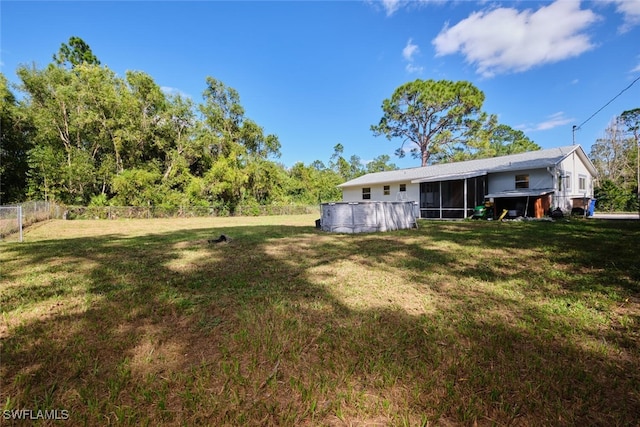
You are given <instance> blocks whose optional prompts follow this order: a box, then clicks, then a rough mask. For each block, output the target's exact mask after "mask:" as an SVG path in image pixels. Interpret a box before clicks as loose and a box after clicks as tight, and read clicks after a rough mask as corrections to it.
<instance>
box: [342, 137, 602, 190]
mask: <svg viewBox="0 0 640 427" xmlns="http://www.w3.org/2000/svg"><path fill="white" fill-rule="evenodd" d="M574 151H575V152H576V153H577V154H578V155H579V156H580V157H581V158H582V160H583V162H584V163H585V164H586V165H587V168H589V170H591V173H592V174H593V175H596V170H595V168H594V167H593V164H592V163H591V161H590V160H589V158H588V157H587V155H586V154H585V152H584V150H583V149H582V148H581V147H580V146H579V145H570V146H566V147H558V148H549V149H546V150H538V151H528V152H526V153H520V154H511V155H509V156H500V157H491V158H488V159H477V160H468V161H464V162H455V163H443V164H437V165H432V166H424V167H419V168H409V169H399V170H395V171H385V172H375V173H369V174H366V175H363V176H360V177H358V178H355V179H352V180H350V181H347V182H344V183H342V184H340V185H338V187H360V186H363V185H371V184H382V183H393V182H407V181H411V182H414V183H416V182H427V181H436V180H438V181H444V180H447V179H460V178H465V177H466V178H469V177H473V176H480V175H486V174H488V173H496V172H508V171H518V170H526V169H539V168H545V167H551V166H555V165H557V164H558V163H560V162H561V161H562V160H563V159H565V158H566V157H567V156H569V155H570V154H571V153H573V152H574Z"/></svg>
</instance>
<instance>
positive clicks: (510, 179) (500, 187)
mask: <svg viewBox="0 0 640 427" xmlns="http://www.w3.org/2000/svg"><path fill="white" fill-rule="evenodd" d="M516 175H529V188H530V189H543V188H553V175H552V174H551V173H550V172H548V171H547V170H546V169H530V170H522V171H509V172H500V173H492V174H489V177H488V181H489V183H488V185H489V193H500V192H502V191H512V190H515V189H516Z"/></svg>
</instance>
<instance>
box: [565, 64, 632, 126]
mask: <svg viewBox="0 0 640 427" xmlns="http://www.w3.org/2000/svg"><path fill="white" fill-rule="evenodd" d="M638 80H640V76H638V77H636V79H635V80H634V81H632V82H631V84H630V85H629V86H627V87H625V88H624V89H622V90H621V91H620V93H619V94H617V95H616V96H614V97H613V98H611V100H609V102H607V103H606V104H604V105H603V106H602V108H600V109H599V110H598V111H596V112H595V113H593V114H592V115H590V116H589V118H588V119H587V120H585V121H584V122H582V123H580V124H579V125H578V126H574V127H573V130H574V131H575V130H579V129H580V128H581V127H582V125H583V124H585V123H587V122H588V121H589V120H591V119H593V118H594V117H595V115H596V114H598V113H599V112H600V111H602V110H604V109H605V108H606V107H607V105H609V104H611V103H612V102H613V101H615V100H616V98H617V97H619V96H620V95H622V94H623V93H624V92H625V91H627V90H628V89H629V88H630V87H631V86H633V85H634V84H635V83H636V82H637V81H638Z"/></svg>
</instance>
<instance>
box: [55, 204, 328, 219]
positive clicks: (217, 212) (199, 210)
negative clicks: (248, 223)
mask: <svg viewBox="0 0 640 427" xmlns="http://www.w3.org/2000/svg"><path fill="white" fill-rule="evenodd" d="M301 214H318V215H319V214H320V208H319V206H309V205H280V206H278V205H273V206H271V205H269V206H248V207H242V206H239V207H237V208H236V209H235V211H234V212H233V213H230V212H229V211H228V210H226V209H219V208H216V207H213V206H181V207H175V208H166V207H160V206H149V207H142V206H65V207H63V208H62V214H61V215H60V216H56V218H61V219H68V220H71V219H150V218H194V217H207V216H210V217H219V216H267V215H301Z"/></svg>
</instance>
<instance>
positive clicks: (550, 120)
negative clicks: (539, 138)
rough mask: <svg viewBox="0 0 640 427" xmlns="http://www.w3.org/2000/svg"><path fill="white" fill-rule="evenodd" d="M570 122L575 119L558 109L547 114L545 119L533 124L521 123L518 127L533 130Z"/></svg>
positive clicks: (546, 128)
mask: <svg viewBox="0 0 640 427" xmlns="http://www.w3.org/2000/svg"><path fill="white" fill-rule="evenodd" d="M572 122H575V119H572V118H570V117H567V116H566V115H565V113H564V112H563V111H558V112H557V113H553V114H551V115H550V116H547V117H546V119H545V120H544V121H542V122H540V123H537V124H534V125H523V126H519V127H520V128H521V129H522V130H523V131H525V132H533V131H539V130H549V129H553V128H557V127H559V126H564V125H568V124H569V123H572Z"/></svg>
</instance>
